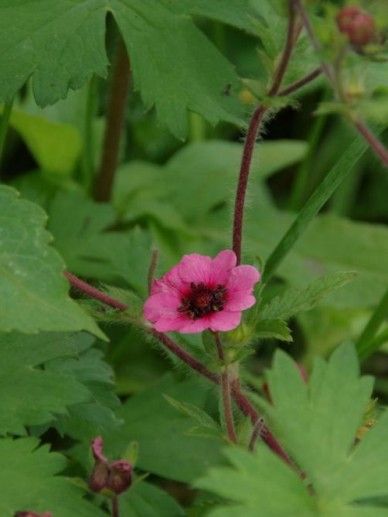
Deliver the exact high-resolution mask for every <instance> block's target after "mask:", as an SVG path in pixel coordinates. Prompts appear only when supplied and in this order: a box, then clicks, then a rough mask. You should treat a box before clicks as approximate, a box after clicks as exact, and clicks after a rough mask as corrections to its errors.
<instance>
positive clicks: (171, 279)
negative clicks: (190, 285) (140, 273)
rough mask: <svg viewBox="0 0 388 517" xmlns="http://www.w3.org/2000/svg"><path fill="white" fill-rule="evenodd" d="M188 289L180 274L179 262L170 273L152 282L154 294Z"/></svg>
mask: <svg viewBox="0 0 388 517" xmlns="http://www.w3.org/2000/svg"><path fill="white" fill-rule="evenodd" d="M185 290H186V285H185V284H184V283H183V282H182V279H181V277H180V275H179V264H178V265H177V266H174V267H173V268H172V269H171V270H170V271H169V272H168V273H166V274H165V275H163V276H162V278H160V279H158V280H154V281H153V283H152V290H151V293H152V294H158V293H167V292H170V291H178V292H179V293H181V292H182V291H185Z"/></svg>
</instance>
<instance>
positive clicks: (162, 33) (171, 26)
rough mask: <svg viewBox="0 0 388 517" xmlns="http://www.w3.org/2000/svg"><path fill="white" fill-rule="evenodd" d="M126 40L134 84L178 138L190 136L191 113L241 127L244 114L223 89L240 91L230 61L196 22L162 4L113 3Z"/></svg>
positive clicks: (115, 0)
mask: <svg viewBox="0 0 388 517" xmlns="http://www.w3.org/2000/svg"><path fill="white" fill-rule="evenodd" d="M111 3H112V9H113V13H114V15H115V18H116V21H117V24H118V25H119V27H120V30H121V32H122V34H123V38H124V40H125V42H126V45H127V48H128V52H129V55H130V57H131V63H132V66H133V69H134V80H135V86H136V87H137V88H138V89H139V90H140V92H141V95H142V98H143V100H144V103H145V104H146V106H150V105H152V104H155V107H156V111H157V113H158V115H159V117H160V118H161V120H163V122H164V123H165V124H166V125H167V126H168V127H169V129H170V130H171V132H172V133H174V135H175V136H177V137H178V138H183V137H184V136H185V135H186V134H187V114H186V110H187V109H190V110H191V111H195V112H197V113H199V114H200V115H202V116H203V117H205V118H206V120H208V121H209V122H210V123H212V124H216V123H217V122H218V121H219V120H226V121H229V122H233V123H235V124H239V125H241V124H242V120H241V115H242V110H241V108H239V107H238V104H237V101H236V100H235V99H234V98H233V97H232V96H229V95H225V94H224V90H225V88H226V87H227V86H228V85H231V87H232V90H235V89H236V88H237V87H238V80H237V77H236V75H235V72H234V70H233V68H232V66H231V65H230V63H228V61H227V60H226V59H225V58H224V57H223V56H222V55H221V54H220V53H219V52H218V51H217V50H216V48H215V47H214V46H213V45H211V44H209V41H208V40H207V39H206V37H205V36H204V35H203V34H202V32H200V31H199V30H198V29H197V28H196V27H195V25H194V24H193V23H192V21H191V20H190V19H189V18H188V17H185V16H178V15H177V14H176V13H174V11H173V10H170V9H167V8H166V7H164V6H163V5H162V4H161V3H160V2H159V1H158V0H150V1H149V2H146V3H145V2H143V1H142V0H111Z"/></svg>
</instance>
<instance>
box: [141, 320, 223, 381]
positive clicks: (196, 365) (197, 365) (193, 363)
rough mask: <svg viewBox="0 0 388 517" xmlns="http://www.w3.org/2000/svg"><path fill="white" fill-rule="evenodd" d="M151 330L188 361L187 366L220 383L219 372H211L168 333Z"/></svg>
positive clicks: (166, 345)
mask: <svg viewBox="0 0 388 517" xmlns="http://www.w3.org/2000/svg"><path fill="white" fill-rule="evenodd" d="M150 332H151V334H152V335H153V336H154V337H156V339H158V341H160V342H161V343H162V344H163V345H164V346H165V347H166V348H167V349H168V350H170V352H172V353H173V354H174V355H176V356H177V357H179V359H181V360H182V361H183V362H184V363H186V364H187V366H189V367H190V368H191V369H192V370H195V371H196V372H198V373H200V374H201V375H202V376H203V377H206V378H207V379H208V380H209V381H211V382H214V383H215V384H219V383H220V378H219V376H218V375H217V374H215V373H213V372H211V371H210V370H209V369H208V368H207V367H206V366H205V365H204V364H203V363H201V362H200V361H198V359H196V358H195V357H193V356H192V355H191V354H189V352H186V350H184V349H183V348H181V347H180V346H179V345H178V344H177V343H175V341H173V340H172V339H171V338H170V337H168V336H167V335H166V334H162V333H161V332H157V331H156V330H154V329H151V330H150Z"/></svg>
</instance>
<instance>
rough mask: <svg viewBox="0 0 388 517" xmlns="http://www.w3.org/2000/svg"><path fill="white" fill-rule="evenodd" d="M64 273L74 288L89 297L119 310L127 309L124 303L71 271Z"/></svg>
mask: <svg viewBox="0 0 388 517" xmlns="http://www.w3.org/2000/svg"><path fill="white" fill-rule="evenodd" d="M64 275H65V277H66V278H67V280H68V281H69V282H70V284H71V285H72V286H73V287H74V288H75V289H77V290H78V291H81V292H82V293H84V294H86V296H88V297H89V298H93V299H94V300H98V301H99V302H101V303H104V304H105V305H109V306H110V307H113V308H114V309H118V310H119V311H125V310H126V309H128V306H127V305H125V303H122V302H120V301H119V300H115V299H114V298H112V297H111V296H109V295H108V294H106V293H104V292H103V291H100V290H99V289H96V288H95V287H93V286H92V285H90V284H88V283H87V282H84V281H83V280H81V279H80V278H78V277H77V276H75V275H73V274H72V273H69V272H68V271H65V272H64Z"/></svg>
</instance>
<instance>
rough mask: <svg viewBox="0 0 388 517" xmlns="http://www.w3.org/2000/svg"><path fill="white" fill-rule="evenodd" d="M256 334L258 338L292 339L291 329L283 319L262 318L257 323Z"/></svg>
mask: <svg viewBox="0 0 388 517" xmlns="http://www.w3.org/2000/svg"><path fill="white" fill-rule="evenodd" d="M254 336H255V337H256V338H258V339H278V340H279V341H288V342H290V341H292V335H291V331H290V329H289V328H288V325H287V323H286V322H285V321H283V320H281V319H261V320H259V321H258V322H257V323H256V325H255V331H254Z"/></svg>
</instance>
